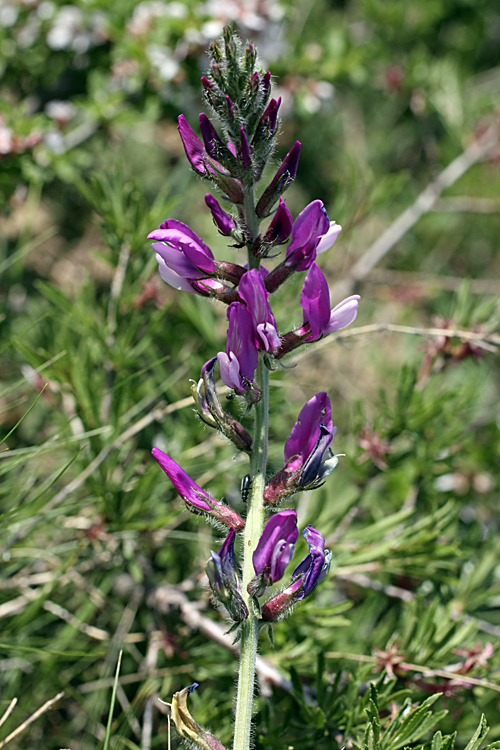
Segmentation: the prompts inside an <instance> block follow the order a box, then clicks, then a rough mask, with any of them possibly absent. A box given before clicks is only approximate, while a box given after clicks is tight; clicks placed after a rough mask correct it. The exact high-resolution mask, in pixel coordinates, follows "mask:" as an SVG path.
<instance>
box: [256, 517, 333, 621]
mask: <svg viewBox="0 0 500 750" xmlns="http://www.w3.org/2000/svg"><path fill="white" fill-rule="evenodd" d="M302 534H303V536H304V538H305V540H306V542H307V544H308V546H309V553H308V555H307V556H306V557H305V558H304V559H303V560H302V562H301V563H299V565H298V566H297V567H296V568H295V570H294V572H293V575H292V582H291V584H290V585H289V586H288V587H287V588H286V589H285V590H284V591H281V592H280V593H279V594H276V596H273V597H272V598H271V599H269V601H267V602H266V603H265V604H264V606H263V607H262V619H263V620H265V621H267V622H274V621H275V620H277V619H279V618H280V617H281V616H282V615H284V614H286V612H287V611H288V610H289V609H290V607H292V606H293V604H294V603H295V602H297V601H301V600H302V599H304V598H305V597H306V596H310V594H312V592H313V591H314V590H315V588H316V587H317V586H319V584H320V583H321V582H322V581H324V580H325V578H326V576H327V575H328V571H329V570H330V564H331V560H332V553H331V552H329V551H327V550H325V539H324V537H323V535H322V534H320V533H319V531H316V529H314V528H313V527H312V526H308V527H307V528H306V529H304V531H303V532H302Z"/></svg>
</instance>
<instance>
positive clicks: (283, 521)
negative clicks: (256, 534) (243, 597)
mask: <svg viewBox="0 0 500 750" xmlns="http://www.w3.org/2000/svg"><path fill="white" fill-rule="evenodd" d="M298 535H299V531H298V529H297V513H296V512H295V511H294V510H283V511H281V512H280V513H276V514H275V515H273V516H271V518H270V519H269V521H268V522H267V524H266V525H265V527H264V531H263V532H262V535H261V537H260V539H259V543H258V544H257V547H256V549H255V552H254V553H253V558H252V560H253V567H254V570H255V579H253V581H252V582H251V583H250V584H249V591H250V593H251V594H252V595H253V596H259V595H260V594H261V593H262V592H263V590H264V588H265V587H266V586H268V585H270V584H272V583H276V582H277V581H279V580H281V578H283V574H284V572H285V569H286V567H287V565H288V563H289V562H290V560H291V559H292V556H293V550H294V547H295V542H296V541H297V538H298Z"/></svg>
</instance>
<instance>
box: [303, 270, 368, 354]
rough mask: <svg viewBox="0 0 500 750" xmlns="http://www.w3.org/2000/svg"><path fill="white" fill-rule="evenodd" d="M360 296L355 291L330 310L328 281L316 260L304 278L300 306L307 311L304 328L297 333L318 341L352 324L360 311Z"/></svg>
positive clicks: (307, 339) (308, 339)
mask: <svg viewBox="0 0 500 750" xmlns="http://www.w3.org/2000/svg"><path fill="white" fill-rule="evenodd" d="M360 299H361V297H360V296H359V294H353V295H351V296H350V297H347V298H346V299H344V300H342V302H339V304H338V305H336V306H335V307H334V308H333V310H330V291H329V289H328V284H327V281H326V279H325V277H324V275H323V273H322V271H321V270H320V268H319V266H317V265H316V263H313V265H312V266H311V268H310V269H309V272H308V274H307V276H306V278H305V281H304V286H303V289H302V294H301V296H300V305H301V307H302V310H303V312H304V327H303V329H299V331H298V333H306V332H308V335H307V336H306V337H305V341H316V340H317V339H319V338H320V337H321V336H327V335H328V334H329V333H333V332H334V331H341V330H342V329H343V328H346V327H347V326H348V325H350V324H351V323H352V322H353V321H354V320H355V319H356V316H357V314H358V305H359V300H360Z"/></svg>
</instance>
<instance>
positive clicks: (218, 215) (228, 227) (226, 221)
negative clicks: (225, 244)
mask: <svg viewBox="0 0 500 750" xmlns="http://www.w3.org/2000/svg"><path fill="white" fill-rule="evenodd" d="M205 203H206V204H207V206H208V207H209V209H210V211H211V212H212V219H213V220H214V223H215V226H216V227H217V229H218V230H219V232H220V233H221V234H223V235H225V236H226V237H229V236H230V235H231V232H232V231H233V229H235V227H236V224H235V223H234V219H233V217H232V216H231V215H230V214H228V213H226V212H225V211H223V210H222V208H221V206H220V205H219V202H218V201H217V200H216V199H215V198H214V196H213V195H210V193H207V194H206V196H205Z"/></svg>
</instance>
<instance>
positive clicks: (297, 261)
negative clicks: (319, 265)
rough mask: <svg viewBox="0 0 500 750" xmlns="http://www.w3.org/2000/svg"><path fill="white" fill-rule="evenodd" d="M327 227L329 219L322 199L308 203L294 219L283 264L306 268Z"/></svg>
mask: <svg viewBox="0 0 500 750" xmlns="http://www.w3.org/2000/svg"><path fill="white" fill-rule="evenodd" d="M329 228H330V220H329V219H328V214H327V213H326V211H325V207H324V205H323V203H322V201H319V200H316V201H313V202H312V203H309V205H308V206H306V207H305V208H304V210H303V211H301V213H300V214H299V215H298V216H297V218H296V219H295V221H294V224H293V229H292V242H291V244H290V245H289V246H288V247H287V249H286V260H285V266H287V267H290V268H293V269H294V270H296V271H305V270H307V269H308V268H309V267H310V266H311V264H312V263H314V261H315V260H316V252H317V247H318V244H319V242H320V240H321V238H322V237H323V235H326V234H327V232H328V231H329Z"/></svg>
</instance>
